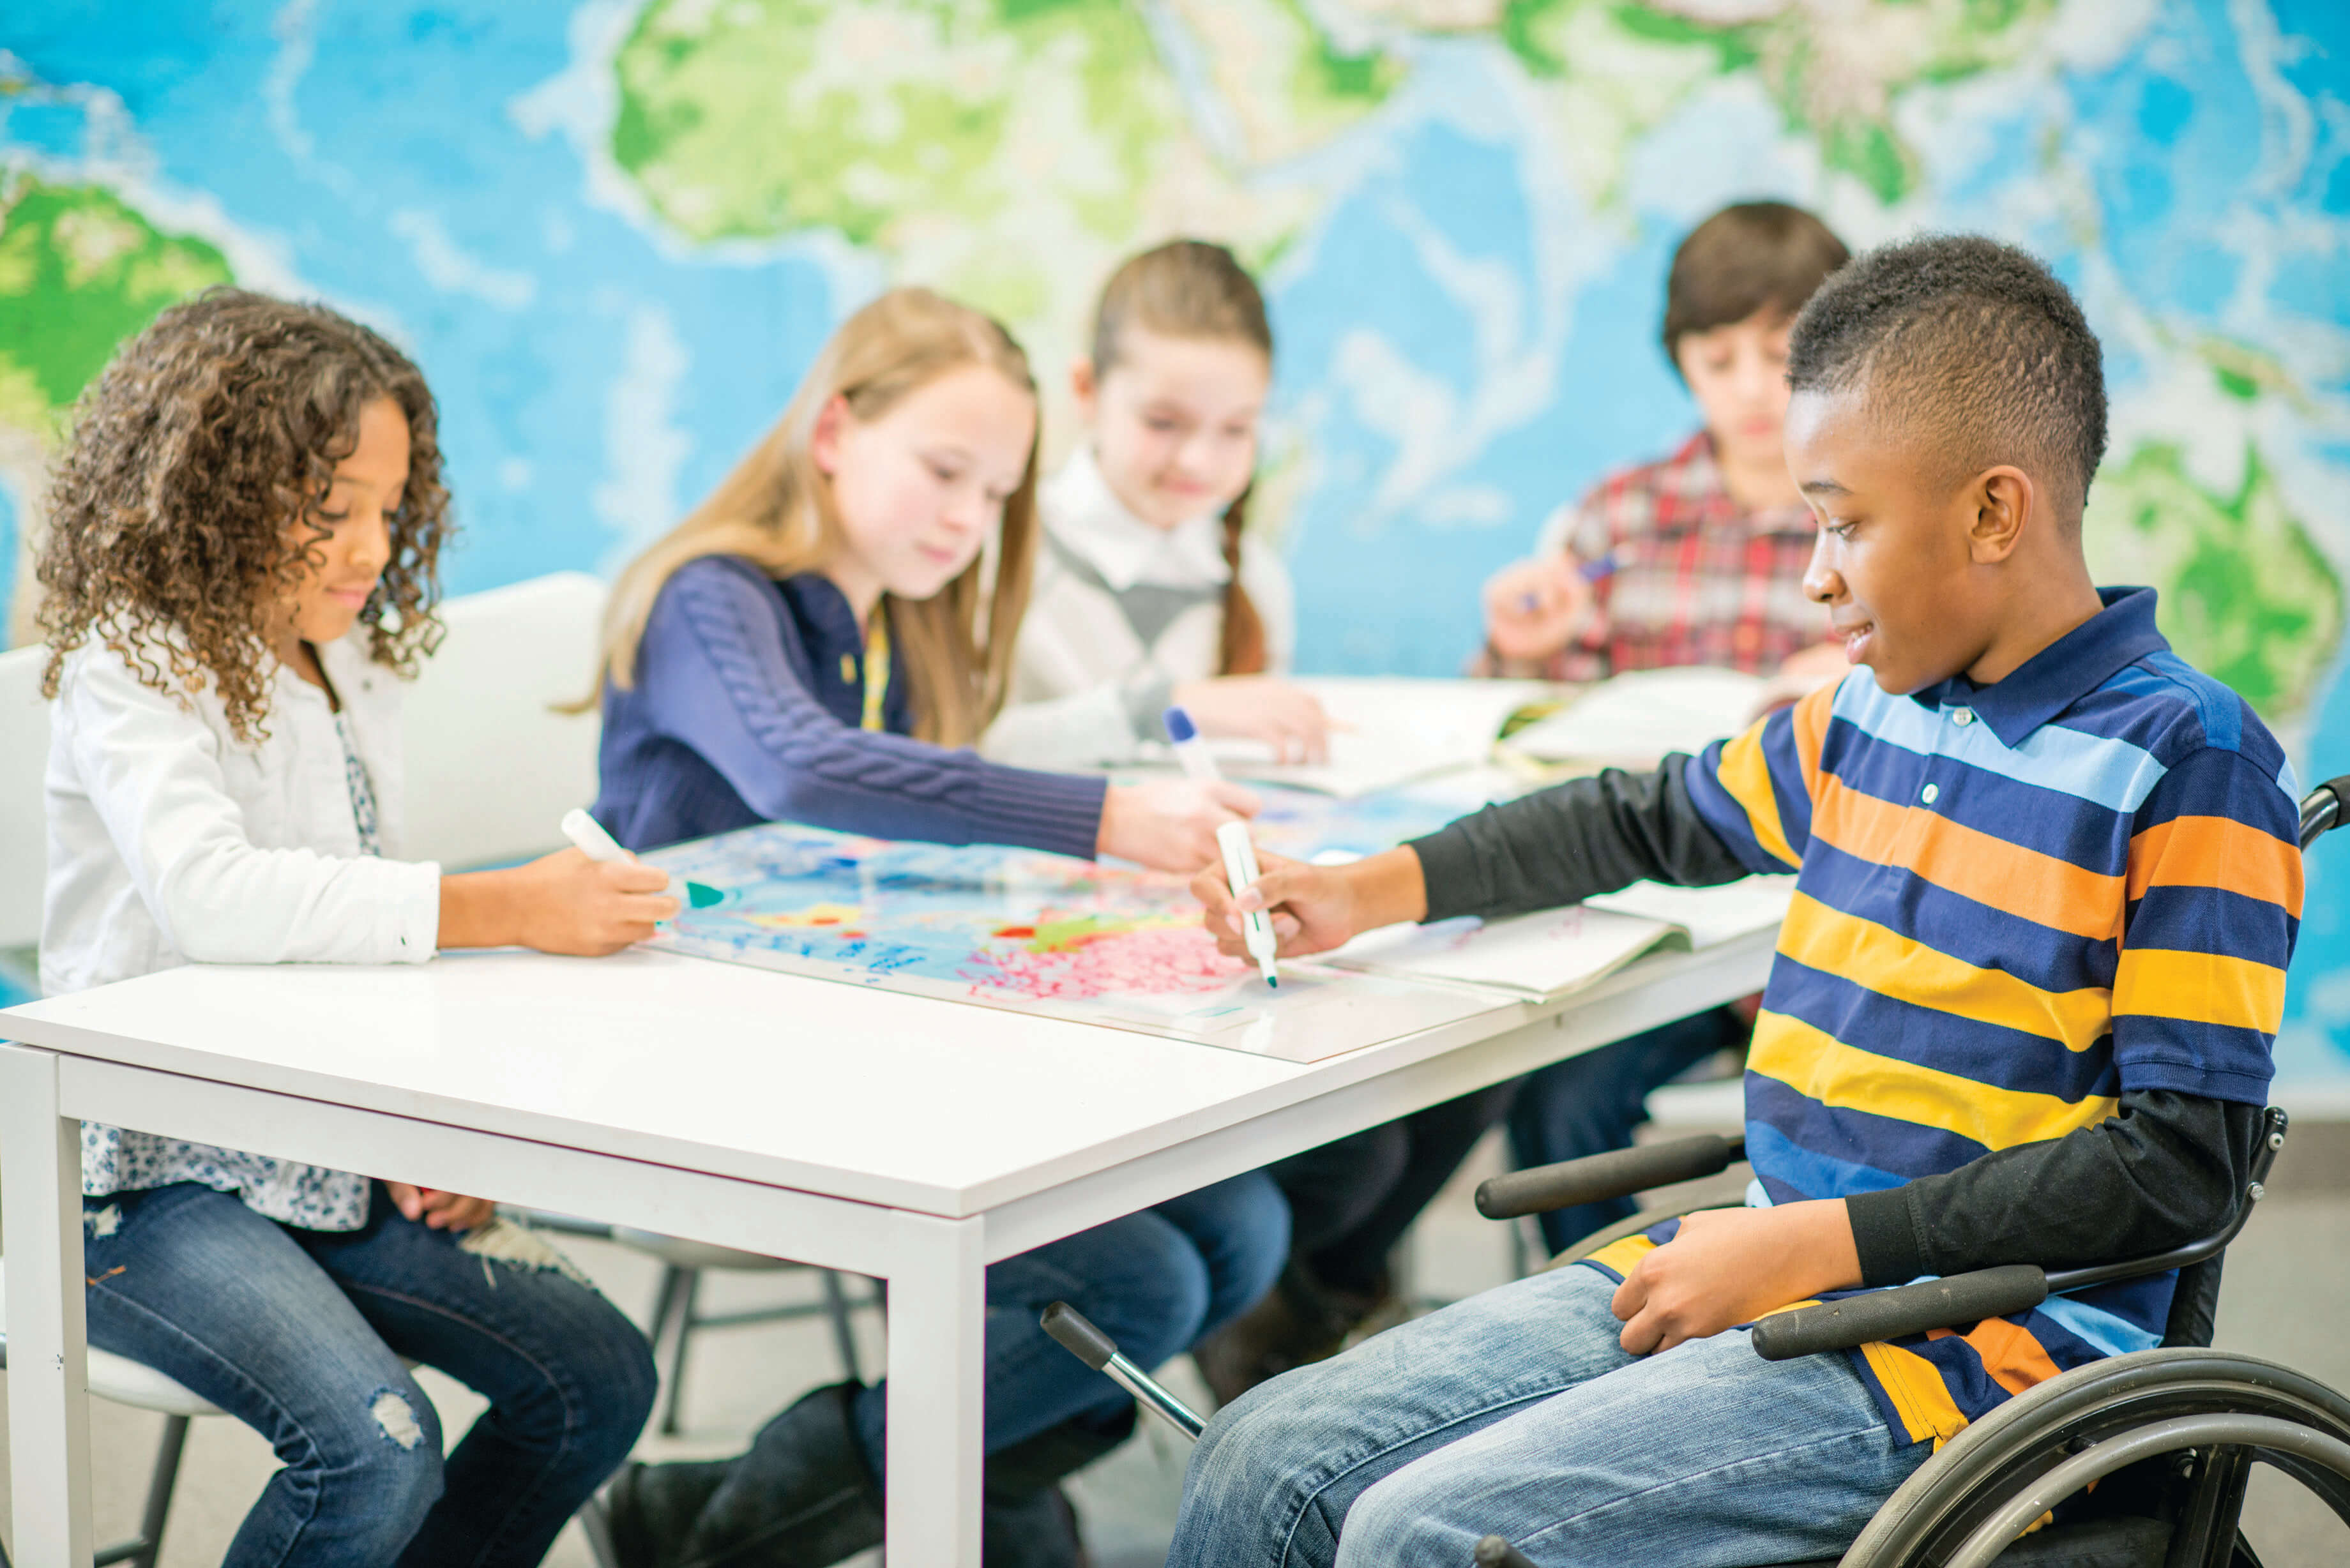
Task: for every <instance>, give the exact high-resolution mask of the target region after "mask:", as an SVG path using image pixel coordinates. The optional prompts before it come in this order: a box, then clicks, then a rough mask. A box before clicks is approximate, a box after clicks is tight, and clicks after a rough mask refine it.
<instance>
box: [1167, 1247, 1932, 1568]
mask: <svg viewBox="0 0 2350 1568" xmlns="http://www.w3.org/2000/svg"><path fill="white" fill-rule="evenodd" d="M1615 1292H1616V1285H1615V1283H1614V1282H1612V1281H1611V1280H1609V1279H1608V1278H1607V1276H1606V1275H1604V1274H1602V1273H1600V1272H1597V1271H1596V1270H1594V1269H1590V1268H1586V1267H1583V1266H1581V1265H1576V1266H1573V1267H1568V1268H1563V1269H1555V1270H1552V1271H1551V1272H1548V1273H1543V1274H1536V1275H1534V1277H1533V1278H1531V1279H1525V1280H1520V1281H1519V1282H1516V1283H1515V1284H1510V1285H1503V1286H1502V1287H1501V1288H1500V1289H1498V1290H1492V1291H1488V1292H1486V1293H1484V1294H1482V1295H1480V1296H1474V1297H1471V1299H1470V1300H1468V1301H1465V1302H1461V1303H1459V1304H1457V1305H1455V1306H1451V1307H1448V1308H1446V1309H1445V1310H1444V1311H1442V1312H1440V1313H1436V1314H1431V1315H1430V1316H1428V1317H1424V1318H1420V1319H1419V1320H1417V1321H1415V1322H1412V1323H1408V1324H1404V1325H1402V1326H1401V1327H1399V1328H1392V1329H1389V1330H1388V1332H1386V1333H1385V1334H1378V1335H1375V1336H1373V1337H1372V1338H1370V1339H1368V1340H1366V1341H1364V1342H1363V1343H1362V1344H1361V1345H1357V1346H1356V1347H1355V1348H1354V1349H1353V1350H1350V1351H1348V1352H1347V1353H1346V1354H1345V1355H1341V1356H1338V1357H1337V1358H1336V1359H1335V1360H1331V1361H1326V1362H1322V1363H1319V1364H1318V1365H1315V1366H1305V1367H1300V1368H1299V1369H1298V1370H1296V1371H1295V1372H1291V1373H1288V1374H1286V1375H1284V1376H1280V1377H1276V1378H1274V1380H1273V1381H1272V1382H1270V1383H1266V1384H1263V1385H1261V1386H1258V1387H1256V1388H1253V1389H1252V1390H1250V1391H1249V1393H1248V1394H1246V1395H1245V1396H1243V1397H1241V1398H1240V1399H1238V1400H1236V1401H1234V1402H1233V1403H1232V1405H1231V1406H1229V1407H1226V1408H1225V1409H1224V1410H1223V1411H1222V1412H1221V1413H1220V1414H1219V1415H1218V1416H1217V1417H1216V1418H1215V1419H1214V1420H1213V1421H1211V1422H1210V1423H1209V1425H1208V1429H1207V1431H1206V1433H1205V1434H1204V1435H1203V1436H1202V1437H1201V1439H1200V1445H1199V1447H1198V1448H1197V1449H1195V1450H1194V1451H1193V1453H1192V1456H1191V1469H1190V1472H1189V1473H1188V1474H1187V1475H1186V1476H1185V1478H1184V1481H1183V1506H1182V1513H1181V1516H1180V1518H1179V1519H1178V1521H1176V1527H1175V1542H1174V1545H1173V1547H1172V1549H1171V1550H1170V1552H1169V1554H1168V1561H1169V1562H1170V1563H1182V1564H1183V1565H1184V1568H1325V1565H1327V1564H1336V1565H1337V1568H1372V1565H1374V1564H1377V1565H1378V1568H1394V1565H1396V1564H1409V1565H1411V1568H1419V1565H1421V1564H1428V1565H1430V1568H1444V1565H1449V1564H1461V1565H1463V1568H1465V1565H1466V1564H1467V1563H1469V1562H1470V1561H1471V1555H1472V1553H1473V1552H1474V1550H1475V1547H1476V1543H1477V1542H1478V1540H1479V1539H1480V1538H1482V1537H1483V1536H1485V1535H1489V1534H1498V1535H1502V1536H1504V1537H1506V1538H1507V1539H1508V1540H1509V1541H1510V1542H1511V1543H1512V1544H1513V1545H1515V1546H1516V1547H1517V1548H1518V1549H1519V1550H1520V1551H1521V1552H1524V1553H1525V1554H1526V1555H1527V1556H1528V1557H1529V1558H1531V1559H1533V1560H1534V1562H1535V1563H1539V1564H1542V1565H1543V1568H1621V1565H1622V1564H1624V1563H1670V1564H1672V1565H1673V1568H1752V1565H1753V1564H1757V1563H1792V1562H1800V1561H1803V1560H1805V1559H1809V1558H1817V1557H1834V1556H1835V1555H1837V1554H1839V1553H1841V1552H1843V1551H1844V1550H1845V1548H1846V1547H1847V1546H1849V1545H1850V1544H1851V1543H1852V1538H1853V1537H1854V1536H1855V1535H1857V1534H1858V1533H1859V1532H1860V1531H1861V1529H1862V1527H1863V1526H1864V1525H1866V1523H1867V1522H1868V1519H1869V1516H1870V1515H1871V1514H1873V1513H1875V1512H1876V1511H1877V1507H1878V1505H1879V1504H1881V1503H1882V1502H1883V1501H1885V1499H1886V1498H1887V1497H1888V1496H1890V1495H1891V1494H1892V1492H1893V1490H1894V1489H1895V1488H1896V1487H1898V1486H1899V1485H1900V1483H1901V1482H1902V1481H1903V1480H1907V1479H1908V1475H1909V1473H1910V1472H1911V1471H1912V1470H1914V1469H1917V1467H1918V1465H1919V1464H1921V1463H1923V1462H1924V1461H1925V1459H1926V1457H1927V1455H1928V1453H1929V1451H1930V1450H1931V1445H1930V1444H1926V1443H1911V1442H1909V1441H1908V1439H1907V1438H1897V1437H1896V1436H1895V1435H1894V1434H1893V1432H1892V1431H1891V1430H1890V1429H1888V1428H1887V1426H1886V1424H1885V1422H1884V1420H1883V1418H1882V1417H1880V1416H1879V1415H1878V1414H1877V1406H1876V1403H1875V1401H1874V1400H1872V1399H1871V1398H1870V1397H1869V1394H1868V1390H1867V1388H1866V1385H1864V1384H1863V1383H1862V1382H1861V1380H1860V1377H1859V1375H1858V1374H1857V1373H1856V1372H1855V1371H1854V1370H1853V1368H1852V1364H1851V1362H1850V1361H1849V1360H1848V1359H1847V1358H1846V1357H1845V1356H1844V1355H1814V1356H1807V1357H1804V1358H1803V1359H1800V1360H1796V1361H1785V1362H1769V1361H1764V1360H1763V1358H1762V1357H1760V1356H1758V1355H1755V1354H1754V1351H1753V1349H1752V1346H1751V1345H1749V1344H1748V1339H1747V1334H1746V1332H1745V1331H1744V1330H1742V1329H1731V1330H1730V1331H1728V1332H1726V1333H1722V1334H1715V1335H1714V1336H1713V1337H1712V1338H1711V1339H1704V1340H1696V1341H1692V1342H1690V1343H1689V1344H1686V1345H1677V1346H1675V1347H1674V1348H1673V1349H1671V1350H1669V1351H1666V1352H1664V1353H1663V1354H1661V1355H1648V1356H1635V1355H1627V1354H1626V1353H1625V1351H1624V1350H1623V1348H1622V1346H1621V1345H1618V1344H1617V1333H1618V1331H1619V1330H1620V1329H1621V1328H1622V1327H1623V1325H1622V1324H1619V1323H1617V1321H1616V1317H1615V1314H1613V1313H1611V1312H1610V1311H1609V1310H1608V1303H1609V1301H1610V1299H1611V1298H1612V1297H1613V1296H1614V1294H1615Z"/></svg>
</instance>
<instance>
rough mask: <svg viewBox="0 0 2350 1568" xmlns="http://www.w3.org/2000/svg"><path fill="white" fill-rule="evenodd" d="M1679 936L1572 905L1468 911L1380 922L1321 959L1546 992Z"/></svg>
mask: <svg viewBox="0 0 2350 1568" xmlns="http://www.w3.org/2000/svg"><path fill="white" fill-rule="evenodd" d="M1687 940H1688V939H1687V937H1686V936H1685V935H1684V934H1683V933H1682V932H1681V931H1680V930H1679V929H1678V928H1676V927H1674V926H1671V925H1669V924H1668V923H1667V922H1665V921H1662V920H1646V919H1638V918H1637V917H1635V916H1631V915H1623V914H1617V913H1615V912H1613V911H1610V910H1607V909H1592V908H1590V907H1589V906H1588V905H1572V906H1569V907H1568V908H1566V909H1544V910H1542V911H1540V912H1538V913H1535V914H1531V915H1515V916H1513V917H1511V918H1510V919H1506V920H1494V921H1492V922H1490V923H1488V922H1485V921H1482V920H1479V919H1476V918H1475V917H1473V916H1471V917H1464V918H1463V919H1457V920H1440V921H1439V922H1437V923H1436V924H1435V925H1432V926H1383V927H1381V928H1380V929H1378V930H1375V931H1365V932H1364V933H1363V934H1362V935H1360V936H1358V937H1357V938H1356V939H1355V940H1352V941H1350V942H1348V943H1347V945H1346V946H1344V947H1342V948H1339V949H1338V950H1336V951H1335V952H1331V953H1327V954H1326V955H1324V957H1323V959H1322V961H1323V962H1325V963H1327V964H1331V965H1333V966H1334V967H1337V968H1342V969H1356V970H1361V971H1364V972H1366V973H1369V974H1378V975H1386V976H1389V977H1393V978H1399V979H1411V980H1439V981H1451V982H1453V983H1456V984H1465V985H1474V986H1480V987H1485V988H1489V989H1492V990H1495V991H1501V992H1508V993H1509V994H1511V995H1513V996H1525V997H1552V996H1563V995H1565V994H1567V993H1568V992H1575V991H1579V990H1581V989H1582V988H1583V987H1585V986H1586V985H1589V984H1591V983H1592V982H1593V981H1596V980H1600V979H1602V978H1604V977H1606V976H1607V975H1610V974H1613V973H1615V972H1616V971H1617V970H1619V969H1621V968H1623V967H1624V966H1625V965H1626V964H1627V963H1629V962H1631V961H1633V960H1634V959H1636V958H1638V957H1639V956H1640V955H1641V954H1642V953H1645V952H1647V951H1648V950H1651V949H1653V948H1658V947H1666V946H1685V945H1686V944H1687Z"/></svg>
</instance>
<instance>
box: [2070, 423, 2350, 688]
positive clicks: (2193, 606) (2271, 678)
mask: <svg viewBox="0 0 2350 1568" xmlns="http://www.w3.org/2000/svg"><path fill="white" fill-rule="evenodd" d="M2084 527H2085V536H2086V542H2087V545H2088V549H2089V559H2090V564H2091V566H2092V567H2093V568H2095V573H2096V576H2097V580H2098V581H2100V582H2110V583H2120V582H2128V583H2150V584H2152V585H2154V586H2155V587H2157V588H2158V589H2160V590H2161V594H2162V604H2161V612H2160V619H2161V625H2162V630H2163V634H2164V635H2165V636H2167V637H2168V638H2169V639H2170V641H2171V644H2172V646H2173V647H2174V648H2176V649H2178V655H2179V657H2180V658H2182V659H2186V660H2187V661H2188V662H2189V664H2192V665H2194V666H2195V667H2196V668H2197V669H2199V670H2203V671H2204V672H2206V673H2207V674H2210V675H2211V676H2214V677H2216V678H2217V679H2219V680H2224V681H2226V682H2227V683H2228V684H2229V685H2230V686H2231V687H2233V688H2235V690H2236V691H2238V692H2240V693H2241V695H2242V696H2243V698H2244V700H2245V701H2249V702H2250V703H2251V705H2252V706H2253V707H2254V708H2255V709H2257V710H2258V711H2260V713H2261V714H2262V717H2263V718H2266V719H2269V720H2271V721H2275V720H2278V719H2281V718H2283V717H2285V716H2288V715H2290V714H2293V713H2296V712H2298V711H2301V710H2302V709H2303V708H2304V707H2306V706H2307V704H2308V702H2309V701H2310V699H2311V698H2312V697H2313V696H2314V695H2315V694H2316V690H2317V686H2318V683H2319V682H2320V681H2321V680H2323V679H2324V674H2325V671H2326V670H2328V669H2329V668H2331V667H2332V664H2333V659H2334V649H2335V647H2336V646H2337V645H2338V644H2339V642H2340V641H2341V637H2342V615H2343V595H2342V579H2341V578H2340V577H2339V576H2336V575H2335V573H2334V568H2333V566H2331V565H2329V564H2328V563H2327V561H2326V559H2325V556H2324V554H2323V553H2322V552H2320V551H2319V549H2318V547H2317V545H2316V543H2315V542H2314V540H2312V539H2311V537H2310V535H2309V532H2308V530H2307V529H2306V528H2305V527H2304V526H2303V524H2302V522H2301V520H2300V519H2299V518H2298V517H2295V516H2294V515H2293V514H2292V513H2291V511H2289V510H2288V509H2287V507H2286V505H2285V503H2284V497H2283V494H2282V492H2281V491H2280V490H2279V488H2278V486H2277V483H2276V476H2275V474H2274V473H2273V472H2272V471H2271V470H2270V469H2269V467H2268V465H2267V463H2265V462H2263V461H2262V458H2261V453H2260V449H2259V448H2258V447H2257V446H2248V447H2247V448H2246V449H2245V452H2244V472H2243V478H2242V480H2241V483H2239V484H2238V485H2237V487H2236V489H2235V492H2234V493H2232V494H2220V493H2214V492H2213V491H2211V490H2210V489H2208V488H2206V487H2205V486H2204V485H2202V484H2201V483H2198V482H2197V480H2196V479H2195V477H2194V476H2193V475H2192V474H2191V473H2189V472H2188V469H2187V462H2186V456H2185V453H2184V452H2182V451H2181V450H2180V449H2179V448H2178V446H2177V445H2175V444H2173V443H2170V442H2168V441H2146V442H2142V443H2140V444H2139V445H2137V447H2135V448H2133V449H2132V450H2131V451H2130V452H2129V454H2128V455H2127V456H2126V457H2125V458H2123V459H2121V460H2120V461H2119V462H2116V461H2115V460H2114V459H2113V458H2110V457H2109V458H2107V459H2106V464H2105V466H2104V467H2103V468H2100V469H2099V470H2098V471H2097V480H2096V483H2095V486H2094V487H2093V488H2092V490H2091V492H2090V495H2089V507H2088V514H2087V518H2086V521H2085V524H2084Z"/></svg>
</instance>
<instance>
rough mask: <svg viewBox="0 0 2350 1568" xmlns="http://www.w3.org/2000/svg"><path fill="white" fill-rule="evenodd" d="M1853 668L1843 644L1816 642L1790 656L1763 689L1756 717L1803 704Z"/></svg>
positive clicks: (1755, 713)
mask: <svg viewBox="0 0 2350 1568" xmlns="http://www.w3.org/2000/svg"><path fill="white" fill-rule="evenodd" d="M1851 669H1852V661H1851V660H1850V659H1846V658H1845V656H1844V644H1843V643H1841V642H1815V643H1814V644H1813V645H1812V646H1811V647H1809V648H1806V649H1803V650H1802V651H1801V652H1797V653H1791V654H1789V655H1788V656H1787V658H1786V660H1785V661H1784V662H1783V663H1782V664H1781V665H1780V666H1779V668H1778V670H1776V671H1775V672H1773V675H1772V677H1771V679H1770V681H1769V683H1768V684H1766V685H1765V686H1764V687H1763V697H1762V700H1761V701H1759V702H1757V703H1756V704H1755V705H1754V717H1755V718H1757V719H1759V718H1761V717H1762V716H1763V714H1765V713H1769V712H1772V711H1775V710H1777V709H1780V708H1783V707H1785V706H1786V705H1787V704H1788V703H1790V702H1800V701H1803V700H1804V698H1806V697H1808V696H1810V695H1811V694H1812V693H1813V692H1814V691H1818V690H1819V689H1820V688H1821V687H1823V686H1833V685H1835V683H1836V682H1837V681H1839V680H1843V679H1844V678H1845V676H1846V673H1847V672H1849V671H1850V670H1851Z"/></svg>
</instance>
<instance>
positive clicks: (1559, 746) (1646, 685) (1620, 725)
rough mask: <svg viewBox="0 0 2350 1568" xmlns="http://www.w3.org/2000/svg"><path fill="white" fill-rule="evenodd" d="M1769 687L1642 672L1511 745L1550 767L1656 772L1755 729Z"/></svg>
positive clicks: (1712, 675)
mask: <svg viewBox="0 0 2350 1568" xmlns="http://www.w3.org/2000/svg"><path fill="white" fill-rule="evenodd" d="M1768 684H1769V683H1768V682H1767V681H1764V680H1763V679H1762V678H1760V677H1759V676H1753V675H1745V674H1742V673H1740V672H1739V671H1738V670H1710V669H1704V668H1698V667H1692V668H1690V669H1683V670H1638V671H1636V672H1634V673H1632V674H1629V675H1618V676H1617V677H1616V678H1615V679H1614V680H1604V681H1601V682H1600V683H1599V684H1598V685H1596V686H1595V687H1593V688H1592V689H1591V690H1590V691H1586V692H1585V693H1584V694H1583V695H1582V696H1581V697H1579V698H1577V699H1575V701H1574V702H1573V703H1571V704H1569V705H1568V706H1567V707H1565V709H1562V710H1561V711H1558V712H1556V713H1554V714H1552V715H1551V716H1550V717H1549V718H1547V719H1544V720H1543V721H1542V722H1539V723H1534V724H1529V725H1527V726H1526V727H1525V728H1524V729H1523V730H1521V731H1519V732H1517V733H1516V734H1514V735H1513V736H1511V737H1510V738H1509V740H1508V741H1507V742H1505V744H1506V745H1507V746H1508V748H1509V749H1510V750H1512V751H1514V752H1518V753H1523V754H1524V755H1526V756H1529V757H1534V758H1537V759H1539V760H1541V761H1543V762H1549V763H1605V764H1608V765H1612V766H1616V767H1627V768H1651V767H1654V766H1656V765H1657V763H1659V761H1661V760H1662V759H1663V758H1664V757H1665V755H1666V754H1667V753H1671V752H1688V753H1691V754H1695V753H1698V752H1700V751H1702V750H1704V749H1705V747H1706V745H1707V743H1708V742H1713V741H1718V740H1720V739H1721V738H1722V737H1723V736H1725V735H1735V734H1737V733H1739V732H1741V731H1742V730H1744V729H1745V728H1746V727H1747V726H1748V725H1749V724H1751V723H1752V722H1754V712H1755V710H1756V709H1757V708H1758V707H1760V706H1761V705H1762V702H1763V694H1764V691H1766V689H1767V687H1768Z"/></svg>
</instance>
